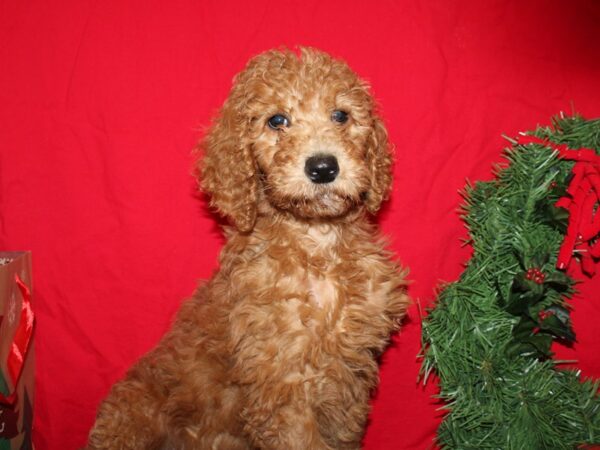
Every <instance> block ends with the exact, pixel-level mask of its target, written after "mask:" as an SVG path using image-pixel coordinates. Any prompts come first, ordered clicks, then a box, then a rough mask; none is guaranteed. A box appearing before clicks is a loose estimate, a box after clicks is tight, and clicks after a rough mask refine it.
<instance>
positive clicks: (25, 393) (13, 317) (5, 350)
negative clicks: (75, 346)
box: [0, 252, 34, 450]
mask: <svg viewBox="0 0 600 450" xmlns="http://www.w3.org/2000/svg"><path fill="white" fill-rule="evenodd" d="M31 292H32V290H31V253H29V252H0V314H1V316H0V450H29V449H32V448H33V447H32V443H31V425H32V421H33V409H32V407H33V384H34V359H33V357H34V351H33V323H34V318H33V311H32V309H31Z"/></svg>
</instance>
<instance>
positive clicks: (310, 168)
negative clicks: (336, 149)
mask: <svg viewBox="0 0 600 450" xmlns="http://www.w3.org/2000/svg"><path fill="white" fill-rule="evenodd" d="M304 173H305V174H306V176H307V177H308V178H309V179H310V181H312V182H313V183H331V182H332V181H333V180H335V177H337V176H338V174H339V173H340V167H339V166H338V162H337V159H335V156H331V155H316V156H311V157H310V158H308V159H307V160H306V164H305V165H304Z"/></svg>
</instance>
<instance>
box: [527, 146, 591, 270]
mask: <svg viewBox="0 0 600 450" xmlns="http://www.w3.org/2000/svg"><path fill="white" fill-rule="evenodd" d="M527 144H539V145H543V146H545V147H549V148H552V149H553V150H556V151H557V152H558V156H559V157H560V158H562V159H566V160H569V161H575V165H574V166H573V178H572V179H571V182H570V183H569V187H568V188H567V195H565V196H564V197H561V198H560V199H559V200H558V201H557V202H556V204H555V206H557V207H559V208H564V209H567V210H568V211H569V223H568V225H567V233H566V235H565V239H564V240H563V243H562V245H561V247H560V250H559V252H558V258H557V261H556V267H558V268H559V269H561V270H565V269H566V268H567V267H568V265H569V263H570V261H571V259H572V258H573V253H574V251H575V248H577V250H578V252H579V253H580V255H581V268H582V270H583V272H584V273H585V274H587V275H589V276H592V275H594V273H595V271H596V269H595V266H594V259H598V258H600V245H599V244H592V243H591V241H592V240H593V239H594V238H595V237H596V236H598V234H599V233H600V156H598V155H597V154H596V152H595V151H594V150H592V149H589V148H580V149H577V150H572V149H570V148H569V147H568V146H567V145H566V144H555V143H553V142H550V141H548V140H546V139H541V138H538V137H536V136H529V135H524V136H520V137H519V145H527Z"/></svg>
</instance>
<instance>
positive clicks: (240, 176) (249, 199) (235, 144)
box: [200, 93, 258, 232]
mask: <svg viewBox="0 0 600 450" xmlns="http://www.w3.org/2000/svg"><path fill="white" fill-rule="evenodd" d="M238 103H240V102H236V101H235V94H234V93H232V95H230V97H229V98H228V99H227V101H226V102H225V104H224V105H223V108H222V110H221V112H220V114H219V116H218V117H217V118H216V120H215V122H214V123H213V125H212V127H211V128H210V129H209V131H208V133H207V134H206V136H205V138H204V140H203V141H202V143H201V148H202V150H203V153H204V156H203V159H202V160H201V163H200V169H201V170H200V172H201V187H202V190H203V191H204V192H206V193H207V194H208V195H209V196H210V206H211V207H214V208H216V209H217V211H219V213H221V214H222V215H224V216H226V217H227V218H229V219H230V220H231V222H232V223H233V225H235V226H236V228H237V229H238V230H240V231H241V232H249V231H251V230H252V228H253V227H254V223H255V222H256V209H257V205H256V203H257V185H258V181H257V170H256V164H255V162H254V159H253V157H252V152H251V149H250V144H249V142H248V141H247V137H246V136H247V129H246V128H247V127H248V125H249V124H248V123H246V121H245V120H244V117H243V115H242V114H241V111H240V110H239V108H240V105H239V104H238Z"/></svg>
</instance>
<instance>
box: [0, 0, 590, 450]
mask: <svg viewBox="0 0 600 450" xmlns="http://www.w3.org/2000/svg"><path fill="white" fill-rule="evenodd" d="M598 23H600V4H598V2H594V1H593V0H590V1H580V0H574V1H571V2H568V3H567V2H564V1H558V0H555V1H548V0H539V1H527V2H516V1H508V0H497V1H494V2H481V1H478V0H473V1H459V2H444V1H433V2H432V1H425V0H421V1H391V0H380V1H377V2H369V3H367V2H358V1H356V2H352V1H339V0H336V1H315V0H308V1H305V2H275V1H270V2H266V1H257V2H255V1H252V2H249V1H246V2H245V1H233V0H230V1H227V2H223V1H221V2H218V1H203V2H200V1H193V0H187V1H186V0H180V1H173V2H168V1H162V2H160V1H152V0H144V1H141V0H140V1H113V2H110V1H109V2H92V1H88V0H76V1H62V2H54V4H52V2H43V1H35V0H33V1H28V2H23V1H18V0H9V1H4V2H1V3H0V66H1V69H0V158H1V159H0V183H1V185H0V205H1V211H0V212H1V214H0V248H4V249H8V250H17V249H31V250H32V251H33V267H34V281H35V298H34V300H35V310H36V312H37V335H36V347H37V392H36V401H35V426H36V433H35V443H36V446H37V448H38V450H46V449H57V450H58V449H61V450H63V449H74V448H77V447H78V446H82V445H83V444H84V442H85V439H86V434H87V431H88V429H89V427H90V426H91V424H92V421H93V417H94V412H95V408H96V406H97V404H98V402H99V401H100V399H101V398H102V397H103V396H104V395H105V394H106V393H107V391H108V389H109V386H110V385H111V384H112V383H113V382H114V381H115V380H116V379H117V378H119V377H120V376H121V375H122V374H123V373H124V371H125V370H126V368H127V367H128V366H129V365H130V364H131V363H132V362H133V361H134V360H135V359H136V358H137V357H138V356H139V355H141V354H142V353H143V352H145V351H147V350H148V349H149V348H150V347H152V346H153V345H154V344H155V343H156V342H157V341H158V339H159V338H160V336H161V335H162V334H163V332H164V331H165V330H166V328H167V327H168V325H169V322H170V320H171V319H172V317H173V314H174V313H175V311H176V310H177V307H178V305H179V304H180V302H181V300H182V299H183V298H185V297H186V296H188V295H189V294H190V293H191V292H192V291H193V289H194V287H195V285H196V282H197V280H198V279H199V278H206V277H208V276H210V274H211V272H212V271H213V270H214V269H215V267H216V261H217V254H218V252H219V248H220V246H221V245H222V241H221V238H220V236H219V231H218V229H217V227H216V226H215V221H214V219H213V217H211V216H210V215H209V214H208V213H207V212H206V208H205V205H204V204H203V201H202V200H200V199H198V198H197V196H196V194H195V182H194V180H193V179H192V176H191V175H190V172H191V167H192V161H193V158H192V155H191V150H192V148H193V147H194V145H195V143H196V141H197V140H198V139H199V137H200V136H201V134H202V131H201V130H202V127H203V126H205V125H207V124H208V123H209V119H210V117H211V115H212V114H213V113H214V112H215V111H216V110H217V108H218V107H219V106H220V105H221V103H222V102H223V100H224V99H225V97H226V95H227V92H228V90H229V87H230V82H231V79H232V77H233V75H234V74H235V73H236V72H238V71H239V70H240V69H241V68H242V67H243V66H244V64H245V63H246V61H247V60H248V58H249V57H250V56H252V55H255V54H256V53H259V52H261V51H263V50H266V49H269V48H272V47H277V46H281V45H287V46H296V45H300V44H301V45H310V46H315V47H319V48H322V49H324V50H326V51H329V52H330V53H332V54H334V55H336V56H340V57H342V58H344V59H346V60H347V61H348V62H349V63H350V65H351V66H352V67H353V68H354V69H355V70H356V71H357V72H358V73H359V74H361V75H362V76H363V77H364V78H366V79H368V80H369V81H370V83H371V85H372V87H373V91H374V93H375V96H376V97H377V98H378V99H379V101H380V103H381V106H382V110H383V114H384V117H385V120H386V123H387V126H388V129H389V133H390V136H391V140H392V142H393V143H394V144H395V145H396V149H397V158H396V159H397V161H396V166H395V174H396V178H395V186H394V192H393V197H392V199H391V201H390V202H389V204H388V205H387V207H386V208H385V210H384V212H383V213H382V215H381V225H382V227H383V229H384V231H385V232H386V233H387V234H388V235H389V236H390V240H391V247H392V249H393V250H394V251H396V252H397V254H398V255H399V257H400V258H401V260H402V261H403V262H404V263H405V264H406V265H408V266H410V268H411V278H412V279H413V280H414V284H413V286H412V288H411V292H412V296H413V297H414V298H415V300H417V301H419V302H420V303H421V305H422V306H425V305H427V304H429V303H430V302H431V300H432V298H433V296H434V289H435V286H436V285H438V283H439V282H440V281H442V280H447V281H451V280H454V279H455V278H456V277H457V275H458V274H459V273H460V271H461V264H462V263H463V262H464V261H465V260H466V259H467V258H468V256H469V250H468V249H466V248H461V246H460V240H459V239H460V238H462V237H464V236H465V231H464V228H463V226H462V224H461V222H460V220H459V217H458V215H457V213H456V209H457V206H458V205H459V204H460V201H461V199H460V196H459V195H458V193H457V191H458V190H459V189H461V188H462V187H463V186H464V184H465V180H466V179H467V178H468V179H471V180H477V179H488V178H489V177H490V174H491V167H492V163H494V162H498V161H500V159H501V158H500V150H501V148H502V147H503V146H504V144H505V142H504V141H503V139H502V138H501V134H502V133H505V134H507V135H509V136H514V135H515V134H516V133H517V132H518V131H520V130H527V129H531V128H533V127H535V126H536V124H538V123H539V124H547V123H548V122H549V119H550V116H551V115H553V114H556V113H558V112H559V111H561V110H562V111H567V112H569V111H571V109H572V105H574V108H575V109H576V110H577V111H579V112H581V113H582V114H583V115H585V116H587V117H598V116H600V89H599V82H600V31H599V30H600V28H599V27H598ZM598 287H600V279H596V280H594V281H592V282H589V283H587V284H586V285H585V286H584V287H583V289H584V293H585V295H584V296H583V298H579V299H576V300H575V301H574V302H573V305H574V306H575V311H574V314H573V316H574V320H575V328H576V331H577V333H578V338H579V342H578V344H577V345H575V347H574V349H572V350H561V351H560V356H562V357H569V358H577V359H578V360H579V367H580V368H581V369H582V370H583V373H584V374H585V375H586V376H591V375H594V376H600V357H599V356H598V350H597V349H598V346H599V345H600V336H599V334H598V331H597V329H598V327H597V325H596V324H597V322H598V320H600V298H598V295H597V292H598ZM419 322H420V321H419V315H418V310H417V308H416V307H413V308H412V309H411V310H410V319H409V321H408V323H407V324H406V326H405V327H404V329H403V331H402V333H401V334H400V336H398V337H397V339H395V345H394V347H393V348H392V349H391V350H390V351H389V352H388V353H387V354H386V356H385V358H384V363H383V370H382V381H381V386H380V389H379V392H378V395H377V397H376V399H375V401H374V409H373V414H372V421H371V425H370V427H369V429H368V433H367V436H366V439H365V448H366V449H370V450H375V449H426V448H429V447H430V445H431V442H432V438H433V436H434V432H435V428H436V425H437V422H438V420H439V412H437V411H436V408H437V406H438V405H436V404H435V403H434V402H433V401H432V400H431V399H430V395H431V394H432V393H434V389H433V387H432V386H428V387H426V388H423V387H422V386H421V385H419V384H417V382H416V378H417V373H418V368H419V362H418V359H417V353H418V351H419V345H420V344H419V342H420V325H419Z"/></svg>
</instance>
